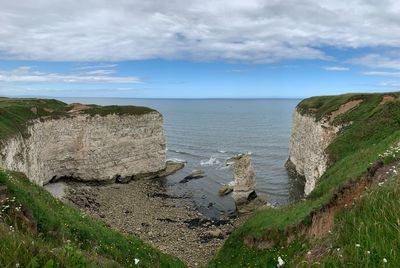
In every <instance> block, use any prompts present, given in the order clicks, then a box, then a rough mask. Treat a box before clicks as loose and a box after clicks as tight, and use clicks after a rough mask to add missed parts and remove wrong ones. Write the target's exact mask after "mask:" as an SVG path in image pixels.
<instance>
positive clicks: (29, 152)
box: [0, 111, 165, 185]
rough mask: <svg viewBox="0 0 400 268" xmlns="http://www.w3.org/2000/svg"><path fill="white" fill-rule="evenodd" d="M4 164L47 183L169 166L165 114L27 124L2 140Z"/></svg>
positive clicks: (77, 116) (75, 116)
mask: <svg viewBox="0 0 400 268" xmlns="http://www.w3.org/2000/svg"><path fill="white" fill-rule="evenodd" d="M0 166H1V167H3V168H6V169H10V170H15V171H20V172H23V173H25V174H26V175H27V177H28V178H30V180H32V181H34V182H35V183H37V184H39V185H44V184H46V183H48V182H49V181H51V180H52V179H58V178H75V179H78V180H82V181H103V182H104V181H115V180H116V179H128V180H129V179H130V178H132V177H135V176H143V175H148V174H154V173H157V172H159V171H161V170H164V169H165V138H164V132H163V118H162V116H161V114H159V113H158V112H156V111H150V112H146V113H142V114H114V113H110V114H106V115H99V114H87V113H80V112H70V113H69V114H67V115H62V116H54V117H51V118H36V119H34V120H30V121H29V122H27V126H26V129H25V130H24V131H20V132H16V133H14V134H13V135H12V136H10V137H8V138H7V139H2V140H1V155H0Z"/></svg>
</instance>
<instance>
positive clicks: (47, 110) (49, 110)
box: [43, 108, 54, 113]
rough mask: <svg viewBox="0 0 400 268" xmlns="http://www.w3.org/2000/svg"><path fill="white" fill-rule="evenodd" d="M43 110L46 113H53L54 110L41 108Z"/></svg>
mask: <svg viewBox="0 0 400 268" xmlns="http://www.w3.org/2000/svg"><path fill="white" fill-rule="evenodd" d="M43 110H45V111H46V112H48V113H53V112H54V110H53V109H50V108H43Z"/></svg>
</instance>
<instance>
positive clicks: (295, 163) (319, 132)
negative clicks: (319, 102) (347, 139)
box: [286, 100, 361, 195]
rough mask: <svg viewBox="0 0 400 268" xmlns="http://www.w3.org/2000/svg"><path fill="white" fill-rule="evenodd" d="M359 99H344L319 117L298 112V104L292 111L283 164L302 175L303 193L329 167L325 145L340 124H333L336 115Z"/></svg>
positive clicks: (333, 135)
mask: <svg viewBox="0 0 400 268" xmlns="http://www.w3.org/2000/svg"><path fill="white" fill-rule="evenodd" d="M360 103H361V100H353V101H350V102H347V103H345V104H343V105H341V106H340V107H339V108H338V109H337V110H335V111H333V112H331V113H329V114H328V115H326V116H324V117H322V118H321V119H319V120H318V119H317V118H316V116H315V115H314V114H313V113H312V112H311V113H304V112H301V111H300V109H299V107H297V108H296V110H295V111H294V114H293V121H292V134H291V139H290V144H289V159H288V161H287V163H286V167H287V168H288V170H289V171H291V172H295V173H297V175H299V176H302V177H304V178H305V187H304V193H305V195H308V194H310V193H311V191H312V190H313V189H314V188H315V184H316V182H317V180H318V179H319V178H320V177H321V176H322V175H323V174H324V172H325V171H326V169H327V167H328V160H329V156H328V154H327V152H326V149H327V148H328V146H329V144H331V142H332V141H333V140H334V138H335V137H336V136H337V133H338V132H339V130H340V129H341V127H342V126H341V125H338V124H334V120H335V118H336V117H337V116H339V115H341V114H344V113H345V112H347V111H349V110H350V109H353V108H354V107H356V106H358V105H359V104H360Z"/></svg>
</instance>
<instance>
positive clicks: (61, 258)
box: [0, 171, 185, 268]
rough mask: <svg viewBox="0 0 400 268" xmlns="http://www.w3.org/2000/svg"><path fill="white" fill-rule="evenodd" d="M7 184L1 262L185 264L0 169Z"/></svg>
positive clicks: (0, 225)
mask: <svg viewBox="0 0 400 268" xmlns="http://www.w3.org/2000/svg"><path fill="white" fill-rule="evenodd" d="M2 184H3V185H4V184H5V185H7V187H8V200H7V201H6V202H5V204H3V205H2V206H0V267H18V266H20V267H174V268H175V267H185V265H184V264H183V263H182V262H181V261H179V260H178V259H176V258H174V257H170V256H168V255H165V254H162V253H161V252H159V251H158V250H155V249H153V248H151V247H150V246H148V245H146V244H145V243H143V242H142V241H140V240H139V239H137V238H136V237H134V236H127V235H123V234H121V233H119V232H117V231H115V230H113V229H111V228H109V227H107V226H105V225H104V224H102V223H100V222H99V221H97V220H94V219H92V218H90V217H89V216H87V215H85V214H83V213H81V212H79V211H78V210H77V209H74V208H72V207H70V206H68V205H65V204H63V203H62V202H61V201H59V200H57V199H55V198H53V197H52V196H51V195H50V194H49V193H48V192H47V191H46V190H44V189H43V188H41V187H39V186H36V185H33V184H32V183H31V182H29V180H28V179H27V178H25V177H24V176H23V175H22V174H18V173H7V172H4V171H0V185H2ZM21 211H24V213H21ZM30 214H31V215H30ZM21 215H24V216H21ZM27 219H28V220H27ZM32 226H37V231H36V230H35V228H36V227H35V228H33V227H32ZM135 263H136V264H135Z"/></svg>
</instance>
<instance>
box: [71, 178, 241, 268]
mask: <svg viewBox="0 0 400 268" xmlns="http://www.w3.org/2000/svg"><path fill="white" fill-rule="evenodd" d="M163 183H164V182H163V179H156V180H146V179H140V180H134V181H131V182H129V183H128V184H112V185H103V186H98V185H97V186H95V185H92V186H90V185H88V184H83V183H68V184H67V187H66V195H65V197H64V198H65V199H67V200H68V201H70V202H72V203H73V204H74V205H75V206H77V207H79V208H80V209H81V210H82V211H84V212H85V213H87V214H89V215H91V216H93V217H95V218H97V219H99V220H101V221H103V222H104V223H105V224H106V225H108V226H110V227H111V228H115V229H118V230H120V231H121V232H123V233H127V234H133V235H136V236H138V237H139V238H141V239H142V240H143V241H146V242H148V243H150V244H151V245H153V246H154V247H156V248H158V249H160V250H161V251H162V252H164V253H168V254H171V255H174V256H178V257H179V258H180V259H181V260H183V261H184V262H185V263H186V264H187V265H188V267H198V266H202V265H205V264H206V263H207V261H209V260H210V259H211V258H212V257H213V256H214V255H215V254H216V252H217V250H218V248H219V247H220V246H221V245H222V244H223V242H224V241H225V239H226V238H227V237H228V235H229V234H230V233H231V232H232V231H233V230H234V229H235V227H237V226H238V224H239V223H240V222H242V221H243V220H244V219H245V217H241V218H225V219H220V220H215V221H214V220H211V219H209V218H206V217H205V216H203V215H202V214H201V213H199V212H197V211H196V210H195V209H194V207H193V203H192V201H191V200H190V199H189V197H187V196H172V195H169V194H167V192H166V190H165V188H164V186H163Z"/></svg>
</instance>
